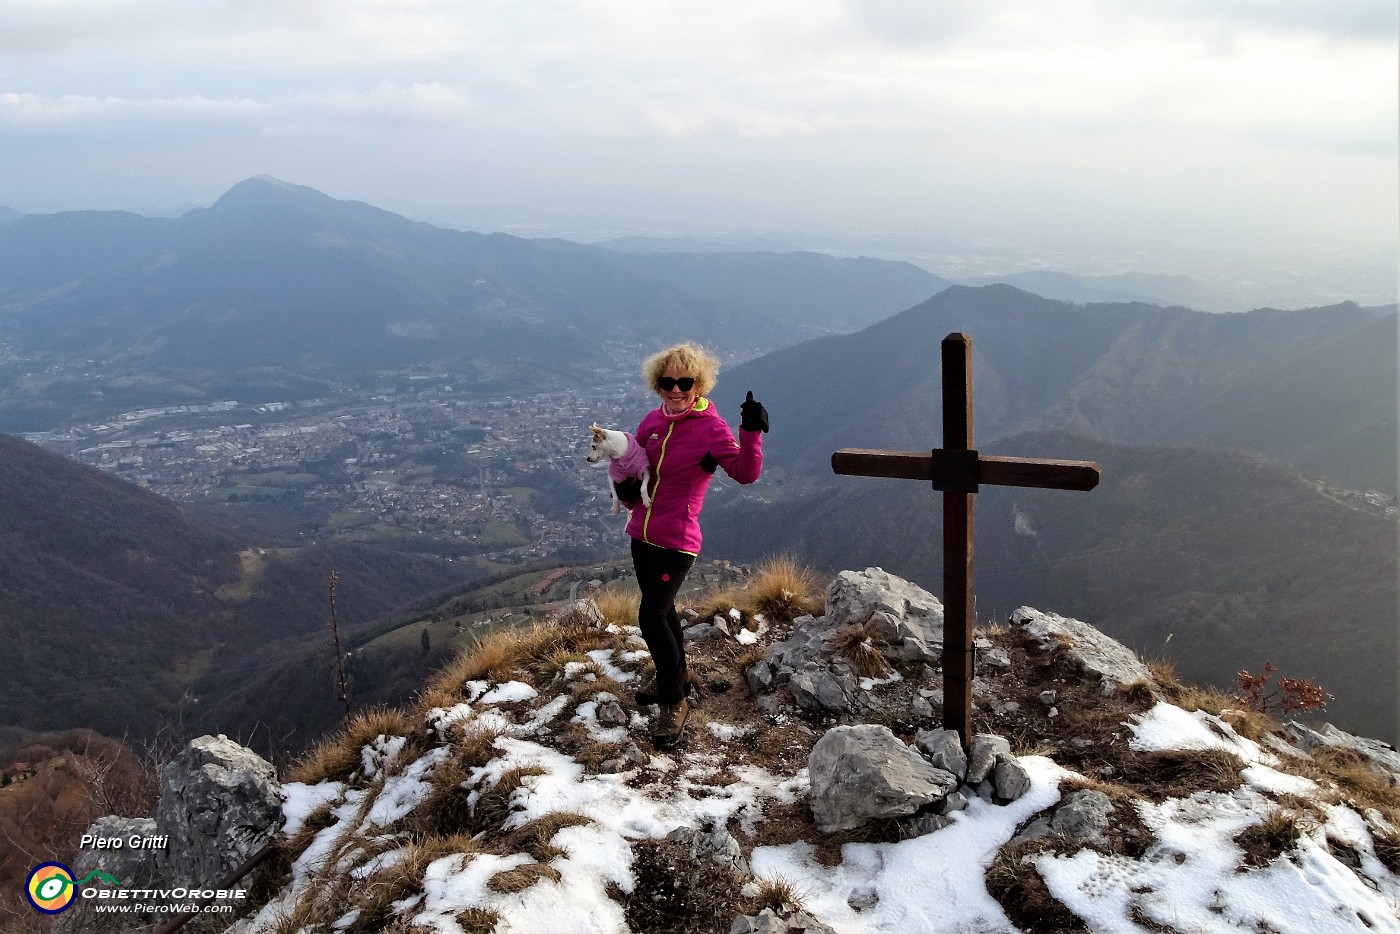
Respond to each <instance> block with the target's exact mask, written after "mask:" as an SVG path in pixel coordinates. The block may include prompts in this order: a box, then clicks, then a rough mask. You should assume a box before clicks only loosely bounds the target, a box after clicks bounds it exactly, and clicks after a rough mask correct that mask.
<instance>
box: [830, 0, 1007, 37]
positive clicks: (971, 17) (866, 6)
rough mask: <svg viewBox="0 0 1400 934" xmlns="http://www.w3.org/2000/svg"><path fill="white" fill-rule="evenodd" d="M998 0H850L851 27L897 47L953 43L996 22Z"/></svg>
mask: <svg viewBox="0 0 1400 934" xmlns="http://www.w3.org/2000/svg"><path fill="white" fill-rule="evenodd" d="M998 6H1000V4H999V3H996V2H994V0H983V2H978V0H938V2H934V0H846V15H847V16H848V17H849V18H850V21H851V23H852V24H853V25H854V26H855V27H856V28H857V29H860V30H863V31H865V32H867V33H868V34H869V35H871V36H872V37H874V38H876V39H878V40H880V41H882V42H886V43H889V44H891V45H894V46H904V47H917V46H927V45H940V44H945V43H949V42H952V41H953V40H955V39H957V38H958V37H959V36H962V35H964V34H966V33H968V32H971V31H972V30H973V29H974V28H975V27H977V26H978V25H980V24H982V23H983V22H985V21H987V20H989V19H991V18H993V17H994V16H995V14H996V10H997V8H998Z"/></svg>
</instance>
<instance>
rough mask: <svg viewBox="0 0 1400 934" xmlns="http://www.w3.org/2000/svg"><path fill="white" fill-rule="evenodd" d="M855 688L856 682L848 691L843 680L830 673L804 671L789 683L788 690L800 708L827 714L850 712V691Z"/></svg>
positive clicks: (852, 683)
mask: <svg viewBox="0 0 1400 934" xmlns="http://www.w3.org/2000/svg"><path fill="white" fill-rule="evenodd" d="M854 688H855V683H854V680H852V682H851V684H850V685H849V689H848V688H847V686H846V685H843V684H842V681H841V679H839V678H838V677H836V676H835V675H833V674H832V673H831V672H829V671H802V672H798V673H797V674H795V675H793V676H792V678H791V679H790V680H789V681H788V690H789V691H791V692H792V699H793V702H794V703H796V704H797V706H798V707H801V708H802V709H803V710H814V711H818V712H826V713H844V712H845V711H848V710H850V709H851V703H850V691H852V690H854Z"/></svg>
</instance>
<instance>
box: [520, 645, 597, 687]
mask: <svg viewBox="0 0 1400 934" xmlns="http://www.w3.org/2000/svg"><path fill="white" fill-rule="evenodd" d="M570 664H578V665H584V666H585V667H588V668H591V669H592V670H593V671H595V672H596V671H597V670H598V666H597V664H596V663H595V662H594V661H593V659H591V658H589V657H588V656H587V655H584V654H583V653H582V652H579V651H576V650H574V649H570V648H565V647H562V646H561V647H560V648H557V649H555V650H554V651H552V652H549V653H548V654H546V655H545V656H544V657H542V658H538V659H536V660H535V661H534V663H533V664H531V666H530V667H531V670H533V671H535V672H537V673H538V674H540V675H541V676H543V677H545V678H549V679H551V680H553V679H555V678H560V677H563V675H564V669H565V668H566V667H568V666H569V665H570Z"/></svg>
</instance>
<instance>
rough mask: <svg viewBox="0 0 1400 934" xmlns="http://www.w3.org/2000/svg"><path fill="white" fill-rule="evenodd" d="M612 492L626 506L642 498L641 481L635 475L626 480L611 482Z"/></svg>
mask: <svg viewBox="0 0 1400 934" xmlns="http://www.w3.org/2000/svg"><path fill="white" fill-rule="evenodd" d="M613 492H614V493H616V494H617V498H618V499H620V500H622V502H624V503H626V504H627V505H628V506H631V505H632V504H633V503H635V502H637V501H638V500H639V499H641V498H642V481H641V480H640V479H638V478H637V477H628V478H627V479H626V480H622V481H620V482H617V483H614V484H613Z"/></svg>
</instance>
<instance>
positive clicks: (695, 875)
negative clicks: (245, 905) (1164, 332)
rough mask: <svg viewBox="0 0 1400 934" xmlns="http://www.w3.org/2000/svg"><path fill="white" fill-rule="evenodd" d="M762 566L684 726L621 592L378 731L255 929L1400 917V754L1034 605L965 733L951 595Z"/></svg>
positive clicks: (1080, 926)
mask: <svg viewBox="0 0 1400 934" xmlns="http://www.w3.org/2000/svg"><path fill="white" fill-rule="evenodd" d="M752 590H753V588H750V591H749V592H739V591H729V592H727V594H724V595H720V596H719V597H717V598H714V599H706V600H700V601H697V603H696V604H695V605H694V606H689V607H687V608H686V610H685V616H686V621H687V627H686V631H687V637H686V638H687V643H688V648H687V652H688V656H689V659H690V667H691V671H692V672H693V673H694V674H695V675H697V677H698V682H699V690H698V692H697V693H696V694H695V695H693V696H694V698H695V700H696V707H695V709H694V712H693V714H692V716H691V719H690V722H689V724H688V727H687V730H686V734H685V739H684V742H683V743H682V745H681V746H680V747H678V748H676V749H673V750H665V751H662V750H657V749H655V748H653V746H652V743H651V741H650V732H651V720H652V717H653V716H654V712H655V709H654V708H647V707H639V706H638V705H636V704H635V703H633V701H632V693H633V691H634V690H635V688H636V687H637V686H638V685H639V684H640V683H642V681H644V680H645V678H646V676H647V674H648V668H649V660H648V656H647V653H646V652H645V648H644V645H643V644H642V642H641V640H640V636H639V634H638V633H637V632H636V630H635V629H633V628H630V627H628V626H626V625H619V621H618V620H617V619H615V618H611V617H612V614H613V613H614V612H615V611H614V610H612V609H611V608H608V607H606V605H605V609H609V613H608V614H606V615H605V613H603V612H600V611H599V609H598V606H597V605H596V604H594V603H593V602H592V601H581V602H580V603H579V604H577V605H575V606H574V607H573V608H572V609H571V610H570V611H568V612H567V613H566V614H564V615H563V616H562V617H561V618H559V619H556V620H554V621H552V622H551V623H550V624H549V625H548V626H546V627H543V628H542V629H541V630H538V631H536V632H535V634H534V635H530V634H518V635H516V636H514V637H511V639H506V640H502V643H501V644H498V645H494V646H488V647H484V648H483V650H482V651H481V652H479V653H478V655H477V657H475V658H472V659H466V660H463V662H462V663H461V664H460V665H459V666H457V668H455V669H454V670H452V671H449V672H446V673H444V675H443V676H441V677H440V678H439V679H438V681H437V682H436V683H435V684H434V685H432V686H431V688H430V690H429V691H428V692H426V693H425V695H424V697H423V700H422V702H421V704H420V706H419V709H418V710H416V711H412V712H408V713H401V714H395V715H393V716H390V715H383V716H381V717H380V718H379V719H377V720H370V719H366V718H362V719H361V720H360V721H359V722H358V724H352V725H351V728H349V729H348V730H347V732H346V734H345V735H344V736H343V737H341V738H340V739H339V740H338V741H337V743H335V744H329V745H328V746H327V747H325V748H324V749H323V750H322V752H321V754H320V755H319V757H316V758H313V759H312V760H309V761H308V762H307V763H304V764H303V767H302V770H301V774H299V775H298V776H296V777H297V778H299V779H301V780H300V781H297V782H288V783H286V784H284V785H283V786H282V794H283V795H284V796H285V797H286V799H287V803H286V804H285V805H284V807H283V811H284V814H285V817H286V819H287V823H286V825H285V826H284V827H283V830H282V832H281V835H280V837H279V838H278V843H277V848H278V852H279V854H280V856H279V858H278V859H277V860H276V861H274V864H273V865H272V868H271V869H270V870H269V874H268V880H267V881H266V882H265V883H264V884H263V885H264V888H263V890H262V894H261V895H260V896H259V899H258V901H259V902H260V906H255V907H256V908H257V910H256V912H253V913H251V914H249V916H247V917H244V918H243V919H242V920H240V921H238V922H237V924H236V925H235V928H236V930H237V931H238V932H239V934H252V932H273V931H276V932H287V934H292V932H301V931H322V930H326V931H331V930H334V931H347V932H368V931H379V930H386V931H395V932H400V934H402V932H408V931H418V930H420V929H421V930H425V931H427V930H436V931H444V932H448V931H450V932H458V931H463V932H467V931H499V932H506V931H539V930H570V931H599V932H602V931H624V930H631V931H638V932H641V931H646V932H666V931H677V932H679V931H686V932H704V931H718V932H726V931H738V932H749V931H814V932H815V931H830V930H837V931H843V932H844V931H848V930H849V931H876V930H880V931H884V930H890V931H894V930H899V931H919V930H927V931H949V932H952V931H985V932H991V931H1007V932H1010V931H1043V932H1049V931H1075V930H1080V931H1083V930H1094V931H1098V930H1105V931H1108V930H1140V931H1168V932H1170V931H1183V932H1184V931H1188V930H1190V931H1194V930H1222V931H1224V930H1230V931H1234V930H1240V929H1249V930H1277V931H1281V932H1286V931H1292V930H1298V931H1300V932H1302V931H1308V932H1309V934H1311V931H1315V930H1338V931H1351V930H1356V931H1362V930H1365V931H1376V930H1391V931H1400V922H1397V921H1396V920H1395V916H1396V912H1397V910H1400V878H1397V876H1396V875H1395V873H1396V871H1397V870H1400V842H1398V838H1397V833H1396V826H1395V821H1396V819H1397V815H1400V790H1397V788H1396V782H1397V776H1400V756H1397V755H1396V753H1395V751H1394V750H1393V749H1390V748H1389V747H1387V746H1384V745H1383V744H1380V743H1376V742H1374V741H1370V740H1365V739H1362V738H1358V737H1351V736H1349V735H1347V734H1343V733H1341V732H1340V731H1335V730H1332V729H1330V728H1322V729H1319V730H1313V729H1311V728H1309V727H1306V726H1304V725H1302V724H1296V723H1295V724H1288V725H1280V724H1278V723H1274V722H1272V721H1269V720H1268V719H1267V718H1265V717H1263V716H1261V715H1259V714H1257V713H1253V712H1249V711H1244V710H1235V709H1231V706H1230V705H1231V701H1230V699H1229V698H1223V697H1221V696H1219V695H1213V694H1209V693H1206V692H1199V691H1195V690H1193V689H1190V688H1188V687H1184V686H1182V685H1180V684H1177V683H1176V682H1175V681H1173V680H1172V679H1171V678H1170V677H1168V676H1167V673H1165V672H1161V671H1157V672H1154V671H1153V670H1151V669H1149V668H1148V667H1147V666H1145V665H1144V664H1143V663H1142V662H1141V661H1140V660H1139V659H1137V658H1136V656H1134V655H1133V654H1132V653H1131V652H1129V651H1128V650H1126V649H1125V648H1124V647H1123V646H1121V645H1120V644H1118V643H1116V642H1114V641H1113V640H1112V639H1109V638H1108V637H1106V636H1104V635H1103V634H1102V633H1099V632H1098V631H1097V630H1095V629H1093V627H1091V626H1087V625H1085V624H1084V623H1081V622H1078V621H1075V620H1068V619H1063V618H1061V617H1058V616H1054V615H1053V614H1045V613H1040V612H1037V611H1034V610H1029V609H1023V610H1018V611H1017V612H1016V613H1015V614H1013V615H1012V617H1011V618H1010V620H1009V621H1008V622H1006V623H1005V624H1001V625H997V626H994V627H990V628H986V629H982V630H979V632H978V633H977V678H976V681H975V682H974V685H973V694H974V723H973V726H974V732H975V733H976V734H978V735H977V736H975V737H974V738H973V741H972V742H971V743H970V744H969V745H970V748H969V749H968V750H964V749H963V747H962V746H961V744H959V743H958V742H957V741H956V734H949V733H947V732H945V731H944V730H943V729H942V723H941V718H942V700H943V683H942V672H941V668H940V661H941V644H940V642H941V631H942V607H941V605H940V604H939V603H938V601H937V600H936V599H935V598H933V597H932V596H931V595H929V594H927V593H926V592H924V591H922V590H921V589H919V588H918V587H916V586H914V585H912V584H909V583H908V582H905V581H902V580H900V579H898V578H894V577H892V576H890V575H888V574H885V573H884V572H882V571H880V570H879V569H869V570H867V571H863V572H850V571H847V572H843V573H842V574H841V575H839V576H838V577H837V578H836V579H835V580H833V581H832V582H831V583H830V585H829V586H828V587H827V588H826V593H825V600H824V602H822V603H819V604H815V605H813V604H810V602H809V601H806V599H805V598H804V597H803V595H800V594H796V593H791V592H789V591H787V590H782V589H779V590H777V591H774V590H773V589H772V588H769V591H768V592H766V593H762V594H758V595H755V594H754V593H753V592H752ZM804 610H805V611H806V612H803V611H804ZM814 611H815V612H814ZM512 640H513V641H512ZM965 751H966V752H967V753H969V755H964V753H965ZM1193 809H1194V810H1193ZM1192 814H1194V816H1191V815H1192ZM1183 815H1185V816H1183ZM1222 815H1225V816H1226V817H1228V820H1226V818H1225V817H1222ZM158 816H159V815H158ZM1180 821H1185V822H1186V825H1191V822H1192V821H1194V826H1196V827H1197V828H1198V829H1199V828H1200V827H1205V826H1207V825H1209V826H1211V827H1217V826H1221V827H1226V828H1227V829H1226V830H1221V831H1219V833H1221V834H1224V836H1221V837H1219V838H1218V840H1219V843H1218V845H1211V846H1201V845H1199V844H1183V843H1182V842H1181V840H1182V839H1184V838H1182V837H1181V836H1180V834H1181V831H1180V830H1179V827H1180V826H1182V825H1181V824H1179V822H1180ZM1222 821H1223V823H1222ZM1229 821H1234V823H1229ZM1212 839H1215V838H1212ZM1198 851H1200V852H1198ZM1204 851H1209V856H1210V858H1211V859H1218V860H1223V862H1219V864H1218V865H1216V864H1215V863H1211V864H1210V865H1211V866H1214V867H1215V868H1214V869H1211V870H1210V871H1209V872H1207V867H1205V866H1204V865H1198V864H1200V863H1201V861H1202V860H1203V859H1205V858H1206V857H1205V855H1203V854H1204ZM915 867H917V868H915ZM1222 867H1223V868H1222ZM1081 871H1082V873H1086V874H1085V875H1081V876H1076V875H1075V873H1076V872H1081ZM1211 873H1214V874H1215V875H1220V873H1224V875H1223V876H1220V879H1216V878H1215V876H1212V875H1211ZM1230 873H1234V874H1237V875H1239V879H1234V878H1233V877H1231V876H1230ZM1208 876H1210V881H1209V882H1199V881H1198V880H1201V879H1206V878H1207V877H1208ZM1295 876H1297V877H1298V878H1297V879H1295V878H1294V877H1295ZM1115 879H1116V880H1118V881H1117V882H1114V881H1113V880H1115ZM1319 879H1320V880H1322V881H1318V880H1319ZM1076 880H1077V881H1076ZM1093 880H1098V881H1093ZM1221 880H1223V881H1221ZM1246 883H1248V884H1249V885H1254V886H1256V887H1259V886H1264V889H1263V890H1266V891H1268V892H1273V891H1275V889H1277V891H1280V892H1284V893H1286V895H1284V896H1282V897H1285V898H1287V899H1293V900H1294V902H1295V906H1302V907H1296V911H1295V915H1294V916H1293V918H1292V920H1290V919H1289V917H1288V916H1287V915H1286V914H1284V915H1280V914H1278V913H1277V912H1276V911H1275V912H1274V913H1270V911H1271V909H1269V908H1268V903H1270V902H1275V901H1277V899H1276V898H1274V897H1272V896H1271V897H1267V898H1259V897H1256V896H1255V895H1250V896H1249V897H1248V898H1246V897H1245V896H1243V895H1241V896H1238V897H1237V896H1236V895H1235V894H1234V893H1235V892H1237V891H1241V890H1240V888H1239V887H1240V886H1241V885H1245V884H1246ZM1265 883H1267V885H1265ZM1290 885H1295V888H1289V886H1290ZM925 888H927V889H928V890H929V891H928V892H927V893H925V892H922V891H921V889H925ZM1212 893H1213V894H1212ZM1256 901H1258V902H1261V904H1262V907H1258V908H1254V907H1250V906H1253V905H1255V903H1256ZM1314 903H1315V904H1316V906H1318V907H1316V909H1315V910H1314V909H1310V908H1308V907H1307V906H1309V905H1313V904H1314ZM933 906H936V907H933ZM1346 906H1351V907H1346ZM1309 911H1314V913H1313V914H1312V915H1309V914H1308V912H1309ZM1193 912H1194V914H1193ZM1309 918H1310V919H1311V920H1308V919H1309ZM1319 918H1321V919H1322V921H1321V922H1319V921H1318V919H1319ZM1193 919H1194V920H1193ZM1300 919H1302V920H1300ZM1319 923H1320V924H1321V926H1320V927H1319V926H1318V924H1319ZM1290 924H1304V927H1302V928H1298V927H1290V926H1289V925H1290ZM1250 925H1253V926H1252V927H1250ZM1260 925H1263V926H1262V927H1261V926H1260ZM1307 925H1312V926H1311V927H1308V926H1307Z"/></svg>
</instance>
